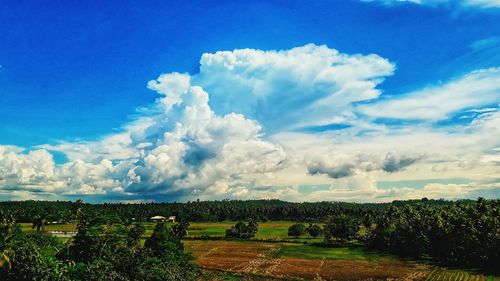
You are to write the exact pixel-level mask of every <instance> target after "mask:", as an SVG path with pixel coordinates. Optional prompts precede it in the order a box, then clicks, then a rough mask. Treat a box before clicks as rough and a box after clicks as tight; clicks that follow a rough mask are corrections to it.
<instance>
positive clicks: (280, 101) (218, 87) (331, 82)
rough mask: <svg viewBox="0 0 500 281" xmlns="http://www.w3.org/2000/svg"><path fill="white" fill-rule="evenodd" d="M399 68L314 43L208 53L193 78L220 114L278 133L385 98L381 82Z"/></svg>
mask: <svg viewBox="0 0 500 281" xmlns="http://www.w3.org/2000/svg"><path fill="white" fill-rule="evenodd" d="M394 69H395V66H394V65H393V64H392V63H391V62H389V61H388V60H387V59H384V58H382V57H380V56H378V55H374V54H371V55H347V54H342V53H340V52H339V51H337V50H335V49H330V48H328V47H327V46H324V45H322V46H316V45H312V44H310V45H306V46H303V47H298V48H293V49H290V50H286V51H261V50H253V49H242V50H234V51H222V52H216V53H214V54H204V55H203V56H202V58H201V61H200V72H199V73H198V74H196V75H194V76H193V77H192V80H193V83H196V84H197V85H200V86H202V87H203V88H204V89H205V90H206V91H207V92H209V93H210V99H211V105H212V107H213V108H214V111H215V112H217V113H220V114H226V113H230V112H237V113H241V114H243V115H245V116H247V117H248V118H251V119H255V120H257V121H258V122H260V123H261V124H263V126H264V127H265V129H266V131H267V132H270V133H273V132H276V131H281V130H290V129H293V128H300V127H305V126H318V125H326V124H330V123H332V122H334V121H337V120H338V118H339V117H342V116H343V115H345V114H349V112H350V110H349V108H350V105H351V104H352V103H354V102H359V101H366V100H371V99H374V98H377V97H379V95H380V94H381V91H380V90H378V89H377V88H376V86H377V85H379V84H380V83H382V82H383V80H384V78H385V77H387V76H390V75H392V74H393V72H394Z"/></svg>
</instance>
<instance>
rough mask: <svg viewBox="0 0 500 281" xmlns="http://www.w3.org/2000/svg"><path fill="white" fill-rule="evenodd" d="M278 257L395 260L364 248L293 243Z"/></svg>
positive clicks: (392, 257)
mask: <svg viewBox="0 0 500 281" xmlns="http://www.w3.org/2000/svg"><path fill="white" fill-rule="evenodd" d="M276 257H279V258H299V259H338V260H374V259H379V258H391V259H394V258H395V257H394V256H391V255H387V254H382V253H378V252H373V251H367V250H366V249H364V248H363V247H319V246H313V245H304V244H292V243H287V244H284V245H283V246H282V247H281V248H280V250H279V251H278V252H277V254H276Z"/></svg>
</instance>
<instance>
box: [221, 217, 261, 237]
mask: <svg viewBox="0 0 500 281" xmlns="http://www.w3.org/2000/svg"><path fill="white" fill-rule="evenodd" d="M257 230H258V224H257V222H255V221H253V220H251V221H250V222H249V223H248V224H245V223H244V222H241V221H240V222H238V223H237V224H235V225H234V226H232V227H231V228H229V229H228V230H226V237H228V238H240V239H250V238H252V237H254V236H255V234H256V233H257Z"/></svg>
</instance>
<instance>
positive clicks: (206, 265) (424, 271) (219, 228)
mask: <svg viewBox="0 0 500 281" xmlns="http://www.w3.org/2000/svg"><path fill="white" fill-rule="evenodd" d="M234 224H235V222H231V221H226V222H214V223H212V222H204V223H197V222H194V223H191V225H190V227H189V228H188V232H189V235H188V237H189V238H191V239H186V240H185V241H184V245H185V249H186V251H187V252H190V253H191V254H192V255H193V256H194V257H195V260H194V262H195V263H196V264H198V265H199V266H200V267H201V268H203V269H205V270H209V271H214V272H216V273H215V274H214V276H216V277H215V278H214V280H257V278H258V280H276V279H278V280H279V279H281V280H311V279H316V280H367V279H370V280H425V281H445V280H446V281H448V280H449V281H455V280H456V281H480V280H485V281H486V280H488V281H489V280H492V281H493V280H495V281H497V280H498V281H500V278H498V277H493V276H484V275H480V274H474V273H471V272H466V271H461V270H448V269H445V268H442V267H437V266H434V265H429V264H424V263H420V262H414V261H405V260H401V259H398V258H397V257H395V256H393V255H389V254H383V253H380V252H374V251H368V250H366V249H365V248H363V247H361V246H359V247H355V246H352V247H321V246H317V245H316V244H314V243H315V242H320V241H321V239H320V238H311V237H308V236H307V235H304V236H301V237H300V238H298V239H297V238H293V237H289V236H288V234H287V232H288V227H290V226H291V225H292V224H294V222H287V221H277V222H263V223H259V230H258V232H257V234H256V236H255V237H254V239H253V241H225V240H196V237H202V236H210V237H223V236H224V235H225V231H226V229H228V228H229V227H231V226H232V225H234ZM31 226H32V225H31V224H27V223H25V224H21V228H22V230H23V231H33V230H32V228H31ZM75 227H76V226H75V225H74V224H55V225H47V226H45V230H46V231H74V230H75ZM145 227H146V232H145V234H144V237H147V236H150V235H151V233H152V232H153V229H154V227H155V224H154V223H146V224H145ZM193 238H194V239H193ZM221 276H222V277H221Z"/></svg>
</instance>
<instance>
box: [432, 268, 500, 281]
mask: <svg viewBox="0 0 500 281" xmlns="http://www.w3.org/2000/svg"><path fill="white" fill-rule="evenodd" d="M447 280H453V281H455V280H456V281H500V277H498V276H493V275H489V276H485V275H481V274H476V273H472V272H469V271H464V270H458V269H446V268H441V267H436V268H435V269H434V270H433V271H432V272H431V273H430V274H429V275H427V278H426V279H425V281H447Z"/></svg>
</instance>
